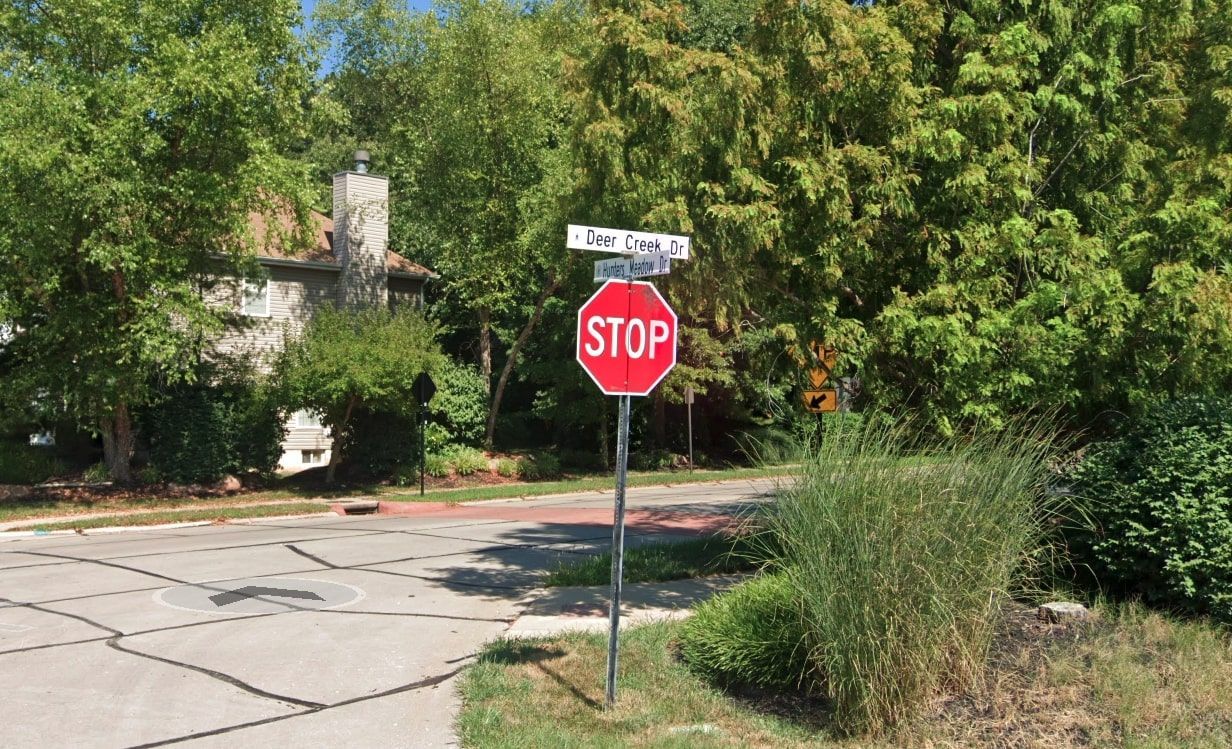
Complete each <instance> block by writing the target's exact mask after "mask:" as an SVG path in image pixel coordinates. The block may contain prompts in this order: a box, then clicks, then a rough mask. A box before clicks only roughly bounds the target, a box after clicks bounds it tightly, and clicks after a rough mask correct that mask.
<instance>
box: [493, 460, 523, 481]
mask: <svg viewBox="0 0 1232 749" xmlns="http://www.w3.org/2000/svg"><path fill="white" fill-rule="evenodd" d="M519 470H520V467H519V465H518V461H516V460H514V459H513V458H501V459H500V460H498V461H496V473H497V474H498V475H500V476H504V477H505V478H507V479H512V478H517V477H518V476H519V475H520V474H519Z"/></svg>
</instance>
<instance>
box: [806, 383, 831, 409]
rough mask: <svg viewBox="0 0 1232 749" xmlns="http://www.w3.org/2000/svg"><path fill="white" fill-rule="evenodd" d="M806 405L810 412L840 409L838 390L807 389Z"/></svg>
mask: <svg viewBox="0 0 1232 749" xmlns="http://www.w3.org/2000/svg"><path fill="white" fill-rule="evenodd" d="M804 407H805V409H807V410H808V411H809V413H815V414H824V413H833V412H835V411H837V410H838V391H837V390H835V389H834V388H824V389H822V390H805V391H804Z"/></svg>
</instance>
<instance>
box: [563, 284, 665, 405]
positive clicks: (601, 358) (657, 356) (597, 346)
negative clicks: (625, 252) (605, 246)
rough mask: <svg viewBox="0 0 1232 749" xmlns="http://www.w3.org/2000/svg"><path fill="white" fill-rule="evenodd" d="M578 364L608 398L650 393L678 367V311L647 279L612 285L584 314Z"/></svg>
mask: <svg viewBox="0 0 1232 749" xmlns="http://www.w3.org/2000/svg"><path fill="white" fill-rule="evenodd" d="M577 360H578V363H579V364H581V365H582V369H584V370H586V374H588V375H590V378H591V379H592V380H594V381H595V384H596V385H598V386H599V389H600V390H602V391H603V392H604V393H606V394H607V395H647V394H649V393H650V391H651V390H653V389H654V387H655V385H658V384H659V382H660V381H661V380H662V379H663V378H664V377H666V376H667V373H668V372H670V371H671V369H672V367H674V366H676V313H675V312H673V311H672V308H671V307H669V306H668V305H667V302H666V301H664V299H663V297H662V296H661V295H660V294H659V290H658V289H656V288H655V287H654V286H653V285H652V284H649V283H645V282H643V281H608V282H607V283H605V284H603V285H602V286H600V287H599V290H598V291H596V292H595V293H594V295H593V296H591V297H590V299H589V300H587V301H586V303H585V304H583V305H582V307H581V309H579V310H578V326H577Z"/></svg>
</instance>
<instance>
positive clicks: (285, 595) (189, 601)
mask: <svg viewBox="0 0 1232 749" xmlns="http://www.w3.org/2000/svg"><path fill="white" fill-rule="evenodd" d="M363 597H364V592H363V591H362V590H360V589H359V588H356V587H355V586H353V585H346V584H343V583H332V582H327V581H325V580H309V579H306V578H302V577H250V578H243V579H240V580H220V581H217V582H204V583H194V584H192V585H177V586H176V587H174V588H165V589H163V590H160V591H158V592H157V593H155V594H154V600H156V601H158V602H159V603H161V604H163V605H164V606H170V607H171V608H173V609H183V610H186V611H204V612H205V613H207V614H276V613H280V612H284V611H319V610H321V609H333V608H338V607H339V606H345V605H347V604H348V603H354V602H355V601H358V600H359V599H361V598H363Z"/></svg>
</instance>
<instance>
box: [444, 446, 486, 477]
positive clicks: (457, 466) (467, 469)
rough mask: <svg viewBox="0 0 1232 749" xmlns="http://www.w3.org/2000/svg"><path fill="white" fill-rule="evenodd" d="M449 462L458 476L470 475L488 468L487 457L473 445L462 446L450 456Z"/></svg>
mask: <svg viewBox="0 0 1232 749" xmlns="http://www.w3.org/2000/svg"><path fill="white" fill-rule="evenodd" d="M449 462H450V463H451V464H452V465H453V469H454V470H455V471H457V472H458V475H459V476H471V475H474V474H476V473H479V472H480V471H486V470H488V459H487V458H486V457H484V454H483V453H481V452H479V451H478V450H476V449H475V448H473V447H464V448H461V449H459V450H457V451H455V452H454V453H453V455H451V456H450V459H449Z"/></svg>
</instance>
